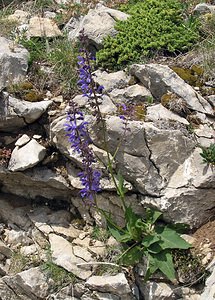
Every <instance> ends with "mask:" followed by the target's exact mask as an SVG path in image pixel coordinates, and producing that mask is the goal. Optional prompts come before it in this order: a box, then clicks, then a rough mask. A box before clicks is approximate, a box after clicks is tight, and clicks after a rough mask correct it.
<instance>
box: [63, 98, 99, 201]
mask: <svg viewBox="0 0 215 300" xmlns="http://www.w3.org/2000/svg"><path fill="white" fill-rule="evenodd" d="M70 106H71V109H70V111H69V112H68V113H67V123H66V124H65V131H66V132H67V136H68V139H69V142H70V143H71V147H72V149H73V150H74V151H75V152H76V153H78V154H79V155H80V157H81V158H82V164H83V171H82V172H80V173H79V174H78V176H79V178H80V180H81V183H82V185H83V189H82V190H81V193H80V194H81V197H82V198H87V199H88V200H89V201H90V203H89V204H92V203H93V200H94V199H95V194H96V193H97V192H99V191H100V179H101V173H100V172H99V171H98V170H94V169H93V163H94V162H95V156H94V154H93V151H92V149H91V147H90V144H91V139H90V136H89V132H88V122H86V121H85V120H84V114H83V113H82V112H80V111H79V110H78V108H77V105H75V103H73V102H71V103H70Z"/></svg>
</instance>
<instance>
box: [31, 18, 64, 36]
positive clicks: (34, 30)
mask: <svg viewBox="0 0 215 300" xmlns="http://www.w3.org/2000/svg"><path fill="white" fill-rule="evenodd" d="M61 35H62V32H61V31H60V29H59V28H58V26H57V24H56V23H55V22H54V21H53V20H51V19H49V18H41V17H32V18H31V19H30V21H29V25H28V30H27V36H28V37H48V38H53V37H56V36H61Z"/></svg>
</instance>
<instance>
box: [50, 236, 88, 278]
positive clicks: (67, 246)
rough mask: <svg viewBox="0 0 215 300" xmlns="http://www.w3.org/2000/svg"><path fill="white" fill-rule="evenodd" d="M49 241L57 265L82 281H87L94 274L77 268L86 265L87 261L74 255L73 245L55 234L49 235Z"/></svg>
mask: <svg viewBox="0 0 215 300" xmlns="http://www.w3.org/2000/svg"><path fill="white" fill-rule="evenodd" d="M49 241H50V245H51V251H52V259H53V262H54V263H55V264H56V265H58V266H60V267H62V268H64V269H66V270H67V271H69V272H72V273H73V274H75V275H76V276H77V277H78V278H81V279H86V278H88V277H89V276H90V275H91V274H92V272H91V271H90V270H86V269H84V268H81V267H78V266H77V265H78V264H81V263H85V262H86V261H85V260H84V259H83V258H80V257H78V256H76V255H75V254H74V249H73V246H72V244H71V243H69V242H68V241H67V240H65V239H64V238H62V237H60V236H58V235H56V234H53V233H52V234H50V235H49ZM83 251H84V250H83ZM85 251H87V250H85Z"/></svg>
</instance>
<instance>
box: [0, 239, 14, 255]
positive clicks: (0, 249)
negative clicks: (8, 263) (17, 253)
mask: <svg viewBox="0 0 215 300" xmlns="http://www.w3.org/2000/svg"><path fill="white" fill-rule="evenodd" d="M0 253H1V254H3V255H4V256H6V257H11V255H12V251H11V249H10V248H9V247H7V246H6V245H5V244H4V243H3V242H2V241H1V240H0Z"/></svg>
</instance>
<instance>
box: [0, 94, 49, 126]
mask: <svg viewBox="0 0 215 300" xmlns="http://www.w3.org/2000/svg"><path fill="white" fill-rule="evenodd" d="M51 104H52V101H51V100H47V101H40V102H33V103H32V102H28V101H25V100H20V99H17V98H14V97H11V96H6V95H4V98H3V107H2V108H0V121H1V122H0V131H3V132H11V131H16V130H17V129H19V128H22V127H25V126H26V125H27V124H30V123H33V122H34V121H36V120H37V119H38V118H39V117H40V116H41V115H42V114H43V113H44V112H45V111H46V110H47V108H48V107H49V106H50V105H51Z"/></svg>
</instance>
